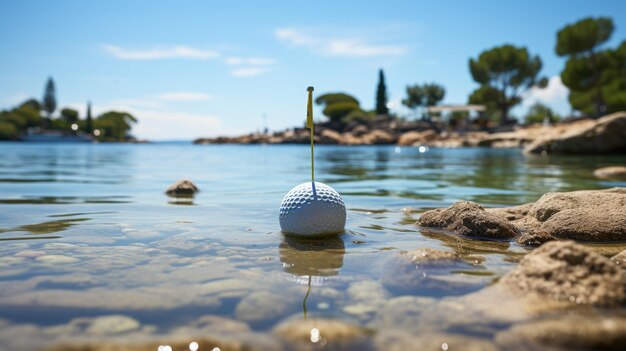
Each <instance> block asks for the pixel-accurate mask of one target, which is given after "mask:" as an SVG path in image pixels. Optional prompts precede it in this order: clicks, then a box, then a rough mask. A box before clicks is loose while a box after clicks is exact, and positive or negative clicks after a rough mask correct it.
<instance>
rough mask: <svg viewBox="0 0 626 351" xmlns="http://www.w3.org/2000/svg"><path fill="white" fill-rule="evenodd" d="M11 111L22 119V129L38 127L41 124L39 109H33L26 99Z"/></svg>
mask: <svg viewBox="0 0 626 351" xmlns="http://www.w3.org/2000/svg"><path fill="white" fill-rule="evenodd" d="M12 113H13V114H15V115H17V116H19V118H20V119H21V120H22V121H23V127H22V128H23V129H26V128H31V127H39V126H41V124H42V119H41V114H40V113H39V110H36V109H34V108H33V107H32V106H31V105H30V104H29V103H28V101H27V102H26V103H24V104H22V105H20V106H19V107H18V108H16V109H14V110H13V111H12Z"/></svg>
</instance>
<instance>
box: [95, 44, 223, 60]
mask: <svg viewBox="0 0 626 351" xmlns="http://www.w3.org/2000/svg"><path fill="white" fill-rule="evenodd" d="M103 49H104V50H105V51H106V52H108V53H109V54H111V55H112V56H113V57H115V58H116V59H119V60H161V59H172V58H186V59H198V60H206V59H212V58H216V57H219V56H220V53H219V52H217V51H213V50H202V49H196V48H192V47H188V46H173V47H155V48H152V49H147V50H132V49H124V48H121V47H119V46H116V45H110V44H106V45H103Z"/></svg>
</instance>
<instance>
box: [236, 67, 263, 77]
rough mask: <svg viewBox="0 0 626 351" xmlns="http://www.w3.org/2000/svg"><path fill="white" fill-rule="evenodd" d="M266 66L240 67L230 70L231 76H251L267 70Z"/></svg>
mask: <svg viewBox="0 0 626 351" xmlns="http://www.w3.org/2000/svg"><path fill="white" fill-rule="evenodd" d="M269 70H270V69H269V68H268V67H242V68H236V69H234V70H232V71H230V74H231V75H232V76H233V77H239V78H241V77H252V76H258V75H260V74H264V73H267V72H269Z"/></svg>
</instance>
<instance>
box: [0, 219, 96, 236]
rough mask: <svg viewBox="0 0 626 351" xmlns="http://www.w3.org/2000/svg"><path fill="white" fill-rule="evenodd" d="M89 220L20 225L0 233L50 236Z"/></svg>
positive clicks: (1, 229) (1, 230)
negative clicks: (26, 233)
mask: <svg viewBox="0 0 626 351" xmlns="http://www.w3.org/2000/svg"><path fill="white" fill-rule="evenodd" d="M88 220H89V218H70V219H63V220H57V221H47V222H41V223H35V224H26V225H21V226H19V227H15V228H9V229H3V228H0V233H7V232H29V233H31V234H50V233H56V232H62V231H64V230H67V229H68V228H69V227H71V226H73V225H75V224H77V222H83V221H88Z"/></svg>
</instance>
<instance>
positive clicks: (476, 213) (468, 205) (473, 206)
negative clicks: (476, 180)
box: [417, 201, 518, 239]
mask: <svg viewBox="0 0 626 351" xmlns="http://www.w3.org/2000/svg"><path fill="white" fill-rule="evenodd" d="M417 224H418V225H420V226H422V227H430V228H437V229H442V230H446V231H451V232H454V233H456V234H460V235H464V236H470V237H483V238H489V239H509V238H513V237H515V236H517V235H518V230H517V228H515V227H514V226H513V225H512V224H511V223H509V222H508V221H507V220H506V219H503V218H501V217H498V216H496V215H494V214H492V213H489V212H487V211H485V209H484V208H483V207H482V206H481V205H479V204H477V203H474V202H470V201H459V202H457V203H455V204H454V205H452V206H451V207H449V208H447V209H441V208H440V209H435V210H431V211H427V212H424V213H423V214H422V216H421V217H420V218H419V220H418V222H417Z"/></svg>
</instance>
